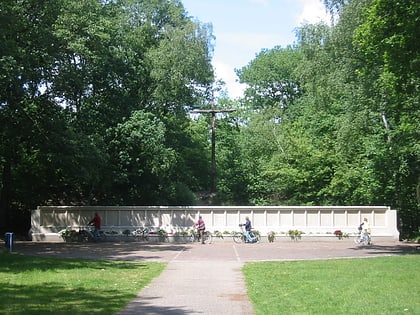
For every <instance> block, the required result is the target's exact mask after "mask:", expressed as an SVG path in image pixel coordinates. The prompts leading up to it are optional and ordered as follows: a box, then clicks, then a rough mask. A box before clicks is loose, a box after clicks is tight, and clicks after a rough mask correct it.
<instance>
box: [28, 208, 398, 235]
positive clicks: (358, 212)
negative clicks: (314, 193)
mask: <svg viewBox="0 0 420 315" xmlns="http://www.w3.org/2000/svg"><path fill="white" fill-rule="evenodd" d="M95 213H98V214H99V215H100V216H101V217H102V229H103V230H105V231H108V230H112V231H115V232H116V233H122V232H123V231H127V230H135V229H136V228H138V227H150V228H152V229H155V230H156V229H162V230H165V231H166V232H167V233H168V234H169V235H171V234H174V233H176V232H180V231H184V230H186V229H189V228H191V227H192V226H193V224H194V223H195V222H196V221H197V219H198V216H199V215H201V216H202V217H203V219H204V221H205V223H206V228H207V230H209V231H211V232H215V231H219V232H230V231H238V230H239V227H238V225H239V223H244V222H245V217H247V216H248V217H249V218H250V220H251V222H252V225H253V227H254V229H255V230H258V231H259V232H260V234H261V235H262V236H264V235H267V233H268V232H270V231H274V232H275V233H277V234H278V235H286V234H287V231H289V230H292V229H293V230H299V231H302V232H303V233H304V235H305V238H306V237H313V236H328V235H332V234H333V233H334V231H336V230H341V231H342V232H343V233H350V234H353V233H355V232H357V227H358V226H359V224H360V222H361V221H362V220H363V218H367V219H368V220H369V222H370V226H371V230H372V235H373V236H374V237H376V238H378V237H381V238H386V239H390V240H391V239H392V240H398V238H399V232H398V230H397V213H396V210H391V209H390V208H389V207H385V206H375V207H370V206H347V207H345V206H343V207H336V206H327V207H317V206H301V207H288V206H238V207H234V206H229V207H227V206H226V207H225V206H210V207H203V206H81V207H78V206H40V207H38V208H37V209H36V210H33V211H32V215H31V233H32V240H33V241H60V240H61V241H62V239H61V238H60V234H59V233H60V231H62V230H63V229H79V228H80V227H84V226H86V225H87V224H88V222H89V221H90V220H91V219H92V218H93V216H94V214H95Z"/></svg>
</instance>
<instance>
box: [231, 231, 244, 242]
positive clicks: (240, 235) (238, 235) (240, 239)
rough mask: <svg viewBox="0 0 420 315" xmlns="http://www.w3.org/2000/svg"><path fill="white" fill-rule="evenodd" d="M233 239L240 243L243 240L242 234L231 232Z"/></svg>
mask: <svg viewBox="0 0 420 315" xmlns="http://www.w3.org/2000/svg"><path fill="white" fill-rule="evenodd" d="M233 241H234V242H235V243H242V242H243V241H244V235H243V234H242V233H239V232H236V233H235V234H233Z"/></svg>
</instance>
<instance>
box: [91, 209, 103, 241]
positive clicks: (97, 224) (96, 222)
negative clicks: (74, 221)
mask: <svg viewBox="0 0 420 315" xmlns="http://www.w3.org/2000/svg"><path fill="white" fill-rule="evenodd" d="M88 225H93V226H94V227H95V230H94V231H93V236H94V237H95V238H98V237H99V230H100V229H101V217H100V216H99V214H98V213H97V212H95V216H94V217H93V219H92V220H90V221H89V223H88Z"/></svg>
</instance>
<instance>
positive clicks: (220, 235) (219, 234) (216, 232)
mask: <svg viewBox="0 0 420 315" xmlns="http://www.w3.org/2000/svg"><path fill="white" fill-rule="evenodd" d="M213 235H214V236H215V237H217V238H221V239H223V233H222V232H220V231H214V232H213Z"/></svg>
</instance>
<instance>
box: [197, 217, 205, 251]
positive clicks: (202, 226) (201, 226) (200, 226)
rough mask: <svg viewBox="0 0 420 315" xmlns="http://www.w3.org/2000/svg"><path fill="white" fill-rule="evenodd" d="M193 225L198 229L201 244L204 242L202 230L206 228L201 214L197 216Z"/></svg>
mask: <svg viewBox="0 0 420 315" xmlns="http://www.w3.org/2000/svg"><path fill="white" fill-rule="evenodd" d="M195 226H196V227H197V229H198V234H199V235H200V238H201V244H204V231H205V230H206V224H205V223H204V220H203V217H202V216H201V215H200V216H199V217H198V221H197V223H196V224H195Z"/></svg>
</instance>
